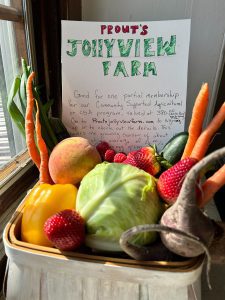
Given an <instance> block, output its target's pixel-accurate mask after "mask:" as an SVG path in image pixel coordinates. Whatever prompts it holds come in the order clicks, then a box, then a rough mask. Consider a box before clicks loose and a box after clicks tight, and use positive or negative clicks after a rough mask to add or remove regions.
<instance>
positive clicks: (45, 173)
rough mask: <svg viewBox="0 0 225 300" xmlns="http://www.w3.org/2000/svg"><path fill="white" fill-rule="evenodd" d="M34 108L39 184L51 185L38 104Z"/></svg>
mask: <svg viewBox="0 0 225 300" xmlns="http://www.w3.org/2000/svg"><path fill="white" fill-rule="evenodd" d="M36 106H37V112H36V123H35V125H36V136H37V144H38V148H39V151H40V157H41V163H40V168H39V172H40V176H39V182H40V183H50V184H51V183H53V182H52V179H51V177H50V174H49V169H48V159H49V156H48V149H47V146H46V144H45V141H44V139H43V138H42V135H41V123H40V120H39V107H38V102H37V101H36Z"/></svg>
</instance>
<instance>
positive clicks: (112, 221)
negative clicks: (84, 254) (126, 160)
mask: <svg viewBox="0 0 225 300" xmlns="http://www.w3.org/2000/svg"><path fill="white" fill-rule="evenodd" d="M76 209H77V211H78V212H79V213H80V214H81V216H82V217H83V218H84V220H85V221H86V229H87V236H86V245H87V246H89V247H91V248H93V249H97V250H103V251H121V248H120V245H119V239H120V236H121V234H122V233H123V231H125V230H127V229H129V228H131V227H133V226H135V225H140V224H152V223H157V222H158V221H159V218H160V217H161V214H162V211H163V208H162V203H161V202H160V200H159V197H158V194H157V191H156V179H155V178H154V177H153V176H151V175H150V174H148V173H146V172H145V171H143V170H140V169H138V168H136V167H133V166H131V165H127V164H119V163H106V162H104V163H101V164H98V165H97V166H96V167H95V168H94V169H93V170H91V171H90V172H89V173H88V174H87V175H86V176H85V177H84V178H83V179H82V181H81V184H80V187H79V190H78V194H77V201H76ZM155 239H156V233H154V232H148V233H141V234H138V235H136V236H135V237H134V238H133V240H131V242H132V243H134V244H136V245H146V244H149V243H151V242H153V241H155Z"/></svg>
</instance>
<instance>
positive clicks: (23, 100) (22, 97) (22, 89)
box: [19, 73, 27, 116]
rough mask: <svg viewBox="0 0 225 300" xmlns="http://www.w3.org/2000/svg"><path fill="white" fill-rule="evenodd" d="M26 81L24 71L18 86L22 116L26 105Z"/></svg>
mask: <svg viewBox="0 0 225 300" xmlns="http://www.w3.org/2000/svg"><path fill="white" fill-rule="evenodd" d="M26 83H27V81H26V75H25V73H23V74H22V76H21V82H20V88H19V99H20V104H21V108H22V111H23V115H24V116H25V114H26V107H27V93H26Z"/></svg>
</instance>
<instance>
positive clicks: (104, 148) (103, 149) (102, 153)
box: [96, 141, 111, 160]
mask: <svg viewBox="0 0 225 300" xmlns="http://www.w3.org/2000/svg"><path fill="white" fill-rule="evenodd" d="M96 149H97V150H98V152H99V154H100V156H101V158H102V159H103V160H104V158H105V153H106V151H107V150H108V149H111V147H110V146H109V144H108V143H107V142H104V141H102V142H100V143H99V144H98V145H97V146H96Z"/></svg>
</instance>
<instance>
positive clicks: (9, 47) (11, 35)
mask: <svg viewBox="0 0 225 300" xmlns="http://www.w3.org/2000/svg"><path fill="white" fill-rule="evenodd" d="M4 4H6V3H4ZM14 26H17V23H16V22H15V23H14V22H11V21H4V20H0V168H1V167H3V165H4V164H6V163H7V162H8V161H9V159H10V158H12V157H13V156H15V155H16V154H18V153H19V152H21V151H22V150H23V149H24V148H25V142H24V140H23V138H22V136H21V134H20V132H19V131H18V129H17V128H16V126H15V125H14V124H13V122H12V120H11V118H10V116H9V114H8V111H7V99H8V95H9V92H10V89H11V86H12V83H13V80H14V79H15V77H16V76H17V75H18V74H20V70H19V66H20V58H19V57H18V54H17V45H16V38H15V32H14ZM17 105H18V107H19V101H18V99H17Z"/></svg>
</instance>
